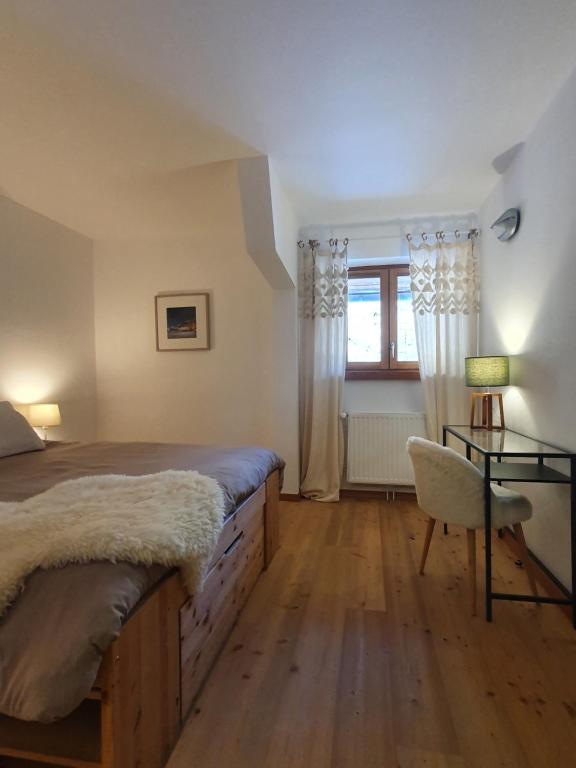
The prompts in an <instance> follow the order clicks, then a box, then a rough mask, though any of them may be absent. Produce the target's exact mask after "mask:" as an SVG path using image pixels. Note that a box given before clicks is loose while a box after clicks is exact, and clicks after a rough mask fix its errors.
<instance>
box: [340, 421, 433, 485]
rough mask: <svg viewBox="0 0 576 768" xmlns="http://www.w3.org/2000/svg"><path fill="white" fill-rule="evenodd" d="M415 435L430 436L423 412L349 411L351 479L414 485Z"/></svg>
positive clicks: (353, 481)
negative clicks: (410, 449)
mask: <svg viewBox="0 0 576 768" xmlns="http://www.w3.org/2000/svg"><path fill="white" fill-rule="evenodd" d="M411 435H417V436H418V437H426V421H425V418H424V414H423V413H350V414H348V457H347V466H348V471H347V475H346V477H347V480H348V482H349V483H378V484H381V485H384V484H386V485H413V484H414V476H413V474H412V465H411V464H410V459H409V458H408V453H407V451H406V441H407V440H408V438H409V437H410V436H411Z"/></svg>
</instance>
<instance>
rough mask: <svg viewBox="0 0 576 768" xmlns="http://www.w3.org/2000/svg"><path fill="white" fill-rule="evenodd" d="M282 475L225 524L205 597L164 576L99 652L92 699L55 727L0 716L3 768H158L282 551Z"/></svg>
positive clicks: (171, 575) (270, 480) (273, 478)
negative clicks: (262, 578)
mask: <svg viewBox="0 0 576 768" xmlns="http://www.w3.org/2000/svg"><path fill="white" fill-rule="evenodd" d="M279 481H280V475H279V472H278V471H275V472H273V473H272V474H271V475H269V477H268V479H267V480H266V482H265V483H264V484H263V485H261V486H260V488H259V489H258V490H257V491H256V492H255V493H253V494H252V496H250V498H248V499H247V500H246V501H245V502H244V503H243V504H241V505H240V506H239V507H238V508H237V509H236V511H235V512H234V513H233V514H232V515H231V516H230V517H229V518H228V519H227V521H226V523H225V525H224V529H223V531H222V534H221V536H220V539H219V541H218V546H217V550H216V553H215V555H214V559H213V561H212V564H211V567H210V570H209V572H208V576H207V577H206V580H205V582H204V586H203V588H202V591H201V592H199V593H198V594H196V595H194V596H192V597H190V596H189V595H188V594H187V593H186V592H185V590H184V588H183V586H182V584H181V580H180V574H179V572H178V571H172V572H170V573H169V574H168V575H167V576H166V578H165V579H164V580H163V581H161V582H160V583H159V584H158V585H157V586H156V588H155V589H154V591H153V592H151V593H150V594H149V595H147V596H146V598H145V599H144V600H143V601H142V602H141V603H140V604H139V605H138V606H137V607H136V609H135V610H134V611H133V613H132V615H131V616H130V617H129V619H128V621H127V622H126V623H125V624H124V626H123V628H122V631H121V633H120V635H119V637H118V638H117V639H116V640H115V641H114V643H113V644H112V645H111V646H110V648H109V649H108V651H107V652H106V654H105V655H104V658H103V661H102V665H101V667H100V671H99V673H98V677H97V679H96V683H95V685H94V687H93V689H92V691H91V693H90V695H89V696H88V697H87V698H86V699H85V700H84V701H83V702H82V704H81V705H80V706H79V707H78V708H77V709H76V710H75V711H74V712H73V713H72V714H71V715H70V716H69V717H67V718H65V719H64V720H60V721H58V722H56V723H53V724H51V725H43V724H40V723H28V722H24V721H21V720H16V719H13V718H8V717H0V768H4V766H6V767H8V766H10V767H12V766H14V768H17V767H19V768H24V766H35V767H37V768H40V766H46V765H53V766H54V765H55V766H60V768H70V767H71V768H136V767H138V768H162V766H164V765H165V763H166V761H167V760H168V757H169V755H170V753H171V751H172V749H173V748H174V745H175V744H176V741H177V739H178V736H179V734H180V729H181V726H182V724H183V723H184V722H185V720H186V717H187V715H188V713H189V712H190V708H191V706H192V704H193V702H194V699H195V698H196V696H197V695H198V693H199V691H200V689H201V687H202V685H203V684H204V682H205V681H206V678H207V676H208V673H209V672H210V669H211V667H212V665H213V664H214V661H215V660H216V658H217V656H218V654H219V653H220V651H221V649H222V646H223V645H224V643H225V641H226V639H227V637H228V635H229V634H230V631H231V630H232V627H233V626H234V624H235V623H236V621H237V619H238V616H239V614H240V611H241V610H242V608H243V606H244V604H245V602H246V600H247V598H248V595H249V594H250V591H251V590H252V587H253V586H254V584H255V583H256V581H257V580H258V577H259V575H260V573H261V571H262V570H263V569H265V568H267V567H268V565H269V564H270V562H271V560H272V558H273V557H274V553H275V552H276V550H277V548H278V545H279V524H278V503H279V498H280V482H279Z"/></svg>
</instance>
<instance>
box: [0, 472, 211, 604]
mask: <svg viewBox="0 0 576 768" xmlns="http://www.w3.org/2000/svg"><path fill="white" fill-rule="evenodd" d="M223 513H224V497H223V494H222V490H221V488H220V486H219V485H218V483H217V482H216V480H213V479H212V478H210V477H206V476H205V475H201V474H200V473H199V472H181V471H175V470H170V471H168V472H159V473H158V474H154V475H142V476H140V477H128V476H125V475H98V476H96V477H83V478H80V479H79V480H69V481H67V482H64V483H60V484H59V485H55V486H54V487H53V488H50V490H48V491H45V492H44V493H41V494H38V495H37V496H34V497H32V498H30V499H27V500H26V501H23V502H20V503H16V502H14V503H10V502H9V503H6V502H5V503H0V616H2V614H3V613H4V612H5V611H6V609H7V607H8V606H9V605H10V603H11V602H13V601H14V599H15V598H16V597H17V596H18V594H19V592H20V591H21V590H22V588H23V586H24V582H25V580H26V577H27V576H29V575H30V574H31V573H32V572H33V571H34V570H35V569H36V568H56V567H60V566H63V565H66V564H68V563H86V562H89V561H93V560H110V561H112V562H118V561H127V562H130V563H135V564H141V565H151V564H153V563H158V564H161V565H167V566H183V569H184V575H185V580H186V585H187V587H188V589H189V590H190V591H192V592H193V591H194V590H195V589H196V588H197V587H198V584H199V583H200V582H201V580H202V578H203V576H204V575H205V570H206V568H207V566H208V564H209V562H210V559H211V558H212V555H213V553H214V549H215V547H216V542H217V541H218V537H219V535H220V532H221V530H222V526H223Z"/></svg>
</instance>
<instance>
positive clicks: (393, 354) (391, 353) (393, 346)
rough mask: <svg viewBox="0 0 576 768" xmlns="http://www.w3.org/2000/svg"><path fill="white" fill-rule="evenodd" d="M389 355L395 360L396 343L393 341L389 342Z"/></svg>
mask: <svg viewBox="0 0 576 768" xmlns="http://www.w3.org/2000/svg"><path fill="white" fill-rule="evenodd" d="M389 346H390V357H391V358H392V359H393V360H395V359H396V344H395V342H393V341H391V342H390V345H389Z"/></svg>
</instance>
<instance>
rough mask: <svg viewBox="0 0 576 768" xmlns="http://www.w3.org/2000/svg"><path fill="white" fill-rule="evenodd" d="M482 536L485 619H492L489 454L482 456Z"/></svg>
mask: <svg viewBox="0 0 576 768" xmlns="http://www.w3.org/2000/svg"><path fill="white" fill-rule="evenodd" d="M484 536H485V545H486V546H485V551H486V588H485V592H486V621H492V493H491V491H490V456H484Z"/></svg>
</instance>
